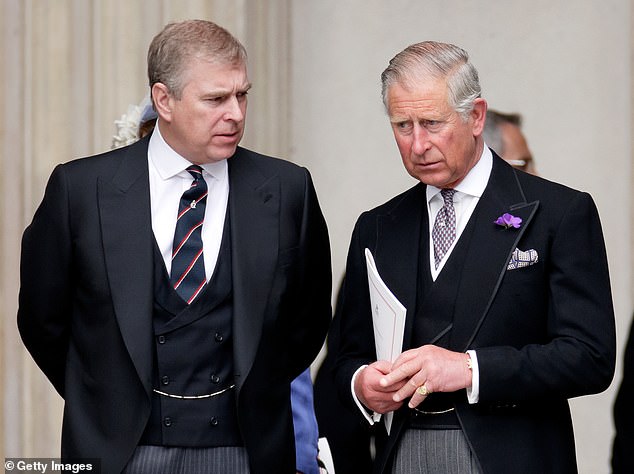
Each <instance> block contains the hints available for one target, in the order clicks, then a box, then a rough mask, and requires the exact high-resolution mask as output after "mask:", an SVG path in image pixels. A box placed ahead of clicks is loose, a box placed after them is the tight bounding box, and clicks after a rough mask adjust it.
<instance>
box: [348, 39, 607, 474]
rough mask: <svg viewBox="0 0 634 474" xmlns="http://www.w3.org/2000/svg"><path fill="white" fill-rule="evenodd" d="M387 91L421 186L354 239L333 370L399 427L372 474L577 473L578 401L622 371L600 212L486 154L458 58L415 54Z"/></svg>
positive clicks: (399, 139) (451, 52) (373, 414)
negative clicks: (391, 314)
mask: <svg viewBox="0 0 634 474" xmlns="http://www.w3.org/2000/svg"><path fill="white" fill-rule="evenodd" d="M382 84H383V100H384V103H385V108H386V110H387V114H388V117H389V120H390V124H391V127H392V131H393V133H394V138H395V140H396V144H397V146H398V149H399V152H400V155H401V158H402V161H403V164H404V166H405V168H406V170H407V171H408V173H409V174H410V175H411V176H412V177H413V178H415V179H416V181H418V183H417V184H416V185H415V186H414V187H412V188H411V189H409V190H407V191H405V192H403V193H402V194H400V195H398V196H396V197H394V198H392V199H390V200H389V201H387V202H386V203H385V204H382V205H380V206H378V207H377V208H375V209H373V210H370V211H367V212H365V213H363V214H362V215H361V216H360V217H359V219H358V221H357V223H356V226H355V229H354V232H353V235H352V240H351V244H350V249H349V253H348V260H347V268H346V275H345V286H344V289H343V295H342V301H341V311H340V313H339V315H338V318H339V320H338V321H337V324H340V325H341V326H340V328H341V345H340V351H339V354H338V359H337V368H336V375H337V380H338V385H339V389H340V392H341V394H342V395H343V396H344V397H346V398H347V400H348V402H349V404H350V407H351V408H352V409H354V410H356V411H357V412H358V413H359V416H360V417H363V418H365V419H366V420H367V422H369V423H375V422H376V420H377V419H378V418H380V417H381V416H382V415H385V414H387V413H390V412H394V413H393V421H392V422H391V425H390V426H391V429H390V430H389V437H388V439H387V442H386V444H385V448H384V449H382V450H381V451H380V452H379V453H378V455H377V462H376V463H375V471H376V472H381V473H394V474H410V473H428V474H442V473H456V474H457V473H461V474H462V473H471V474H476V473H483V474H500V473H510V472H512V473H520V474H521V473H526V474H528V473H535V472H539V473H541V474H544V473H552V474H555V473H556V474H561V473H572V472H576V471H577V464H576V456H575V444H574V438H573V430H572V422H571V416H570V409H569V406H568V399H569V398H572V397H577V396H581V395H587V394H591V393H598V392H600V391H602V390H605V389H606V388H607V386H608V385H609V384H610V381H611V380H612V376H613V373H614V363H615V329H614V315H613V307H612V296H611V291H610V282H609V275H608V267H607V259H606V252H605V247H604V243H603V235H602V230H601V224H600V222H599V217H598V213H597V209H596V207H595V205H594V202H593V200H592V198H591V197H590V196H589V195H588V194H586V193H584V192H580V191H575V190H573V189H570V188H567V187H565V186H562V185H559V184H556V183H552V182H549V181H546V180H544V179H541V178H539V177H536V176H532V175H529V174H526V173H521V172H518V171H517V170H515V169H514V168H513V167H511V166H510V165H509V164H508V163H506V162H505V161H504V160H502V159H501V158H500V157H499V156H498V155H497V154H496V153H495V152H493V151H491V150H490V149H489V148H487V147H485V146H484V140H483V138H482V131H483V129H484V126H485V121H486V111H487V103H486V101H485V100H484V99H483V98H482V97H481V91H480V84H479V79H478V74H477V71H476V69H475V67H474V66H473V65H472V64H471V63H470V62H469V56H468V54H467V53H466V52H465V51H464V50H462V49H461V48H458V47H456V46H454V45H451V44H445V43H437V42H431V41H427V42H423V43H418V44H414V45H412V46H409V47H408V48H406V49H405V50H404V51H402V52H400V53H399V54H397V55H396V56H395V57H394V58H393V59H392V60H391V61H390V63H389V65H388V67H387V69H386V70H385V71H384V72H383V75H382ZM368 250H369V251H370V252H371V253H372V255H373V258H374V262H375V266H376V269H377V270H378V273H379V275H380V277H381V278H382V280H383V282H384V283H385V284H386V285H387V287H388V288H389V290H390V291H391V292H392V294H393V295H394V296H395V297H396V298H397V299H398V300H399V301H400V302H401V303H402V304H403V306H404V307H405V308H406V319H405V324H404V327H405V329H404V336H403V346H402V349H403V351H402V353H401V354H400V356H398V358H396V360H394V361H390V360H377V355H376V348H375V333H374V327H373V319H372V318H373V316H372V314H373V311H375V308H374V307H373V306H372V305H371V295H370V290H369V287H368V268H367V264H366V251H368Z"/></svg>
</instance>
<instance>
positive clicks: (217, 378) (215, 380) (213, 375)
mask: <svg viewBox="0 0 634 474" xmlns="http://www.w3.org/2000/svg"><path fill="white" fill-rule="evenodd" d="M209 380H211V383H219V382H220V377H218V376H217V375H216V374H212V375H211V377H209Z"/></svg>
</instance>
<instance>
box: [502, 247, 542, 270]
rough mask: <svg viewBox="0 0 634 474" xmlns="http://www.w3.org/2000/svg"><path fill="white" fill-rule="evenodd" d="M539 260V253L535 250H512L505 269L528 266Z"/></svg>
mask: <svg viewBox="0 0 634 474" xmlns="http://www.w3.org/2000/svg"><path fill="white" fill-rule="evenodd" d="M538 260H539V255H537V250H534V249H530V250H520V249H517V248H516V249H515V250H513V255H511V259H510V260H509V263H508V265H507V266H506V269H507V270H517V269H518V268H524V267H528V266H530V265H533V264H535V263H537V261H538Z"/></svg>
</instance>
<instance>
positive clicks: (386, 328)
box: [365, 248, 407, 434]
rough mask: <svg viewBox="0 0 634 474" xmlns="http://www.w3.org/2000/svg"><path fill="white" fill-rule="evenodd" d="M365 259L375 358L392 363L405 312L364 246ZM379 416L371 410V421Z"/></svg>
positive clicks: (387, 423)
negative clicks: (372, 416) (372, 415)
mask: <svg viewBox="0 0 634 474" xmlns="http://www.w3.org/2000/svg"><path fill="white" fill-rule="evenodd" d="M365 261H366V265H367V268H368V286H369V288H370V303H371V305H372V323H373V326H374V341H375V345H376V357H377V360H387V361H389V362H394V361H395V360H396V358H397V357H398V356H399V355H400V354H401V352H402V350H403V333H404V332H405V314H406V312H407V309H406V308H405V306H403V305H402V304H401V302H400V301H399V300H398V299H397V298H396V296H394V294H393V293H392V292H391V291H390V289H389V288H388V287H387V285H386V284H385V282H384V281H383V280H382V279H381V276H380V275H379V272H378V270H377V268H376V264H375V263H374V257H373V256H372V252H370V250H369V249H367V248H366V249H365ZM392 416H393V413H392V412H390V413H387V414H386V416H385V418H384V421H385V427H386V428H387V432H388V434H389V432H390V428H391V426H392ZM380 417H381V415H380V414H378V413H375V415H374V420H375V421H378V420H379V419H380Z"/></svg>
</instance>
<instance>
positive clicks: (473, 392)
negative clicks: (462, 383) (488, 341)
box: [467, 351, 480, 405]
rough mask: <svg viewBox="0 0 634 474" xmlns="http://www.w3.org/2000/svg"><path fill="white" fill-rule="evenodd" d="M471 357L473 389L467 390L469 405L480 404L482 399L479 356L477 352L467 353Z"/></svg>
mask: <svg viewBox="0 0 634 474" xmlns="http://www.w3.org/2000/svg"><path fill="white" fill-rule="evenodd" d="M467 354H469V357H471V387H470V388H467V399H468V400H469V404H471V405H473V404H474V403H478V400H479V399H480V369H479V368H478V356H477V355H476V352H475V351H467Z"/></svg>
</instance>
